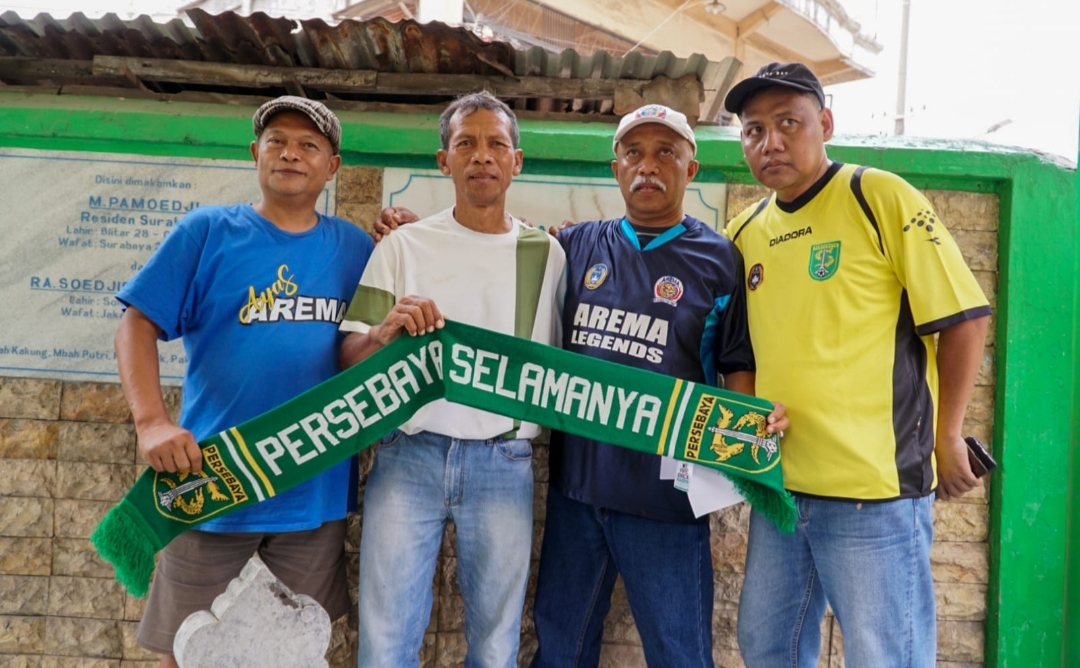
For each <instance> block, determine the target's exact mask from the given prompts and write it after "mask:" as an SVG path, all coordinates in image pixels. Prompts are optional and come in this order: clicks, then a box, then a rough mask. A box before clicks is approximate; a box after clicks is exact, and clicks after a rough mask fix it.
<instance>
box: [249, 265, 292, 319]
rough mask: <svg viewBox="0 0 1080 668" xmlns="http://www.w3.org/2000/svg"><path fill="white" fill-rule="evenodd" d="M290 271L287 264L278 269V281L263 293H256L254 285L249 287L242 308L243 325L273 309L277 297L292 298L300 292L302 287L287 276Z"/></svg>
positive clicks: (290, 276)
mask: <svg viewBox="0 0 1080 668" xmlns="http://www.w3.org/2000/svg"><path fill="white" fill-rule="evenodd" d="M288 271H289V265H287V264H283V265H281V266H280V267H278V270H277V280H276V281H274V282H273V283H272V284H271V285H270V287H268V288H266V289H265V290H263V291H262V292H259V293H256V292H255V286H254V285H252V286H249V287H248V298H247V302H246V303H245V304H244V305H243V306H242V307H240V323H241V324H244V325H248V324H251V321H252V317H253V316H254V315H255V314H256V313H259V312H262V313H264V314H265V313H266V311H268V310H269V309H271V308H273V306H274V298H275V296H281V295H284V296H285V297H291V296H293V295H295V294H296V293H297V292H298V291H299V290H300V286H298V285H297V284H296V281H294V280H293V275H292V274H288V275H286V272H288Z"/></svg>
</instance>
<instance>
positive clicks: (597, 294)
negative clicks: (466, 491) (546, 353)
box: [551, 216, 754, 522]
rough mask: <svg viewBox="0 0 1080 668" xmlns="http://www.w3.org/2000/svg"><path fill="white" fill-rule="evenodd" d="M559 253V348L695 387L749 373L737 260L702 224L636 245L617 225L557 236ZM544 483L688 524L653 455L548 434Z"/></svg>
mask: <svg viewBox="0 0 1080 668" xmlns="http://www.w3.org/2000/svg"><path fill="white" fill-rule="evenodd" d="M559 240H560V241H561V242H562V245H563V249H564V250H565V251H566V271H567V288H566V302H565V306H564V308H563V347H564V348H566V349H567V350H572V351H574V352H577V353H582V354H584V355H588V356H590V357H596V358H599V359H605V360H609V361H612V362H618V363H620V364H627V365H629V366H633V367H637V368H640V369H648V370H650V371H656V372H658V373H662V374H665V375H668V376H675V377H677V378H682V379H685V380H691V381H694V382H696V383H706V384H709V385H716V384H717V374H725V373H731V372H735V371H752V370H753V369H754V355H753V350H752V348H751V346H750V335H749V332H748V331H747V326H746V296H745V294H744V288H743V263H742V257H741V255H740V254H739V251H738V249H736V248H735V246H734V245H732V244H731V242H729V241H728V240H727V239H726V238H724V237H723V236H721V235H720V234H719V233H717V232H716V231H715V230H713V229H712V228H710V227H708V226H707V225H705V224H704V223H702V222H701V221H700V220H697V219H696V218H691V217H689V216H687V217H686V218H684V219H683V221H682V223H680V224H678V225H676V226H674V227H672V228H671V229H669V230H667V231H666V232H664V233H663V234H661V235H660V236H658V237H656V238H654V239H652V240H650V241H648V243H647V245H646V246H645V247H644V248H642V247H641V245H640V243H639V241H638V236H637V234H636V233H635V232H634V229H633V227H631V225H630V223H629V222H627V221H626V220H625V219H623V220H605V221H602V222H595V223H583V224H581V225H576V226H573V227H570V228H567V229H565V230H562V231H561V232H559ZM551 482H552V483H553V484H554V485H555V486H556V487H557V488H558V489H559V490H560V491H561V492H562V493H563V494H564V495H565V496H567V497H569V498H571V499H575V500H577V501H581V502H583V503H589V504H592V505H596V506H601V507H603V508H610V509H613V510H618V511H621V512H626V513H632V514H634V515H640V516H643V517H649V518H652V519H657V520H662V521H669V522H692V521H695V520H694V514H693V512H692V511H691V509H690V502H689V501H688V499H687V496H686V493H684V492H681V491H679V490H676V489H675V487H674V481H672V480H660V457H659V456H658V455H649V454H645V453H641V452H634V451H632V450H627V449H626V448H620V447H617V446H613V445H610V444H608V443H600V442H598V441H593V440H591V439H587V438H582V437H580V436H573V435H570V434H562V433H554V434H552V444H551Z"/></svg>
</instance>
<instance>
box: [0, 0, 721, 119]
mask: <svg viewBox="0 0 1080 668" xmlns="http://www.w3.org/2000/svg"><path fill="white" fill-rule="evenodd" d="M186 13H187V17H188V19H189V20H190V22H191V25H188V24H186V23H185V22H184V21H181V20H180V19H174V20H171V21H169V22H167V23H155V22H154V21H153V20H152V19H150V18H149V17H147V16H140V17H138V18H136V19H133V20H129V21H124V20H121V19H119V18H118V17H117V16H116V15H115V14H107V15H105V16H104V17H102V18H99V19H88V18H87V17H86V16H84V15H82V14H79V13H76V14H72V15H71V16H70V17H68V18H66V19H57V18H55V17H53V16H50V15H48V14H39V15H37V16H36V17H34V18H32V19H23V18H20V17H19V16H18V15H17V14H15V13H14V12H6V13H4V14H2V15H0V64H4V67H2V68H0V81H2V82H3V83H4V84H7V85H18V86H34V85H38V86H41V85H56V86H63V85H76V84H77V85H82V86H95V85H96V86H137V87H139V88H142V89H144V90H146V91H148V92H152V93H157V94H175V93H178V92H182V91H185V90H189V91H190V90H192V89H195V90H200V87H199V82H191V81H188V82H184V83H173V84H170V83H168V82H164V83H162V82H149V83H147V82H145V81H140V80H138V76H135V75H129V76H128V77H127V80H126V81H125V80H124V78H123V77H117V76H116V74H115V72H113V73H111V74H110V75H109V76H102V75H101V74H100V73H98V74H97V76H96V78H95V76H92V75H91V76H86V74H87V72H86V71H84V70H87V68H86V67H84V68H83V69H81V70H77V69H74V68H72V67H67V68H66V69H65V68H61V69H63V70H64V74H65V75H66V76H61V75H60V74H59V73H57V71H56V70H55V69H53V70H49V68H47V67H46V68H44V69H45V70H47V71H46V72H44V73H43V72H42V71H41V70H42V67H41V66H40V65H39V66H38V67H37V69H36V70H34V69H33V68H31V67H29V61H32V60H39V61H83V62H85V61H93V59H94V58H95V57H97V56H112V57H127V58H144V59H163V60H182V61H195V62H202V63H217V64H222V65H248V66H254V65H260V66H270V67H284V68H315V69H334V70H367V71H374V72H380V73H403V74H421V73H423V74H434V75H444V74H446V75H479V76H506V77H516V78H520V77H530V76H533V77H536V76H539V77H551V78H560V79H613V80H651V79H654V78H655V77H658V76H665V77H668V78H670V79H679V78H681V77H684V76H687V75H693V76H694V77H695V78H696V79H697V80H698V81H701V80H702V79H703V76H704V75H705V74H706V70H707V68H708V67H709V66H710V63H709V61H708V60H707V59H706V58H705V57H703V56H699V55H695V56H691V57H690V58H679V57H676V56H675V55H674V54H672V53H670V52H663V53H660V54H658V55H656V56H643V55H641V54H637V53H633V54H630V55H627V56H624V57H616V56H612V55H611V54H609V53H607V52H604V51H597V52H595V53H593V54H591V55H582V54H579V53H577V52H575V51H573V50H570V49H567V50H564V51H562V52H561V53H554V52H551V51H546V50H544V49H543V48H540V47H532V48H528V49H521V50H519V49H515V48H514V46H513V45H511V44H509V43H507V42H503V41H484V40H482V39H480V38H479V37H477V36H476V35H475V34H474V33H472V32H471V31H469V30H467V29H465V28H454V27H449V26H446V25H444V24H441V23H418V22H416V21H412V20H405V21H400V22H389V21H386V20H385V19H382V18H374V19H369V20H366V21H356V20H352V19H347V20H343V21H341V22H340V23H338V24H336V25H329V24H327V23H326V22H325V21H323V20H322V19H311V20H293V19H288V18H273V17H270V16H267V15H266V14H263V13H261V12H258V13H255V14H252V15H251V16H241V15H240V14H237V13H235V12H226V13H223V14H218V15H211V14H208V13H207V12H205V11H203V10H201V9H198V8H194V9H188V10H187V12H186ZM4 61H6V63H4ZM61 65H63V63H61ZM713 66H714V67H715V64H713ZM50 72H51V73H52V77H51V78H50V76H48V75H49V73H50ZM20 73H21V74H22V75H23V76H21V77H20ZM73 78H77V79H78V80H73ZM205 83H206V84H207V85H208V86H213V85H214V83H213V81H211V80H208V81H207V82H205ZM147 86H148V87H149V88H147ZM201 90H207V88H205V87H203V88H202V89H201ZM216 90H217V92H218V93H235V94H240V95H252V94H257V95H258V94H266V92H265V91H262V92H258V91H253V90H251V89H243V88H241V89H236V87H233V89H232V90H222V89H220V88H218V89H216ZM271 92H273V93H274V94H279V93H278V92H277V91H271ZM339 97H342V99H350V96H348V95H344V96H339ZM351 99H371V96H370V95H369V96H368V97H364V96H362V95H358V96H353V97H352V98H351ZM417 102H418V103H433V102H435V100H430V99H422V100H417ZM534 102H536V101H530V105H532V104H533V103H534ZM563 106H564V108H567V109H569V107H573V109H572V110H573V111H578V112H580V111H583V110H584V111H594V112H599V113H609V112H610V110H611V107H612V103H611V101H610V100H609V101H607V103H606V104H602V103H599V102H596V101H593V102H587V103H586V104H585V105H584V106H583V105H582V104H581V103H580V101H579V102H578V103H577V104H572V105H569V107H566V105H563ZM556 107H558V105H556ZM531 108H545V109H550V108H552V106H551V105H550V104H548V105H546V106H545V105H543V104H541V105H539V106H532V107H531Z"/></svg>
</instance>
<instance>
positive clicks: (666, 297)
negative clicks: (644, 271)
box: [653, 276, 683, 306]
mask: <svg viewBox="0 0 1080 668" xmlns="http://www.w3.org/2000/svg"><path fill="white" fill-rule="evenodd" d="M682 293H683V289H682V281H680V280H679V279H677V278H675V277H674V276H664V277H662V278H661V279H660V280H658V281H657V282H656V285H654V286H653V295H654V296H653V302H654V303H655V302H664V303H665V304H670V305H672V306H677V305H678V303H679V299H680V298H681V297H682Z"/></svg>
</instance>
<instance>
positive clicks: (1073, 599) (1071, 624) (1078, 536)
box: [1061, 158, 1080, 666]
mask: <svg viewBox="0 0 1080 668" xmlns="http://www.w3.org/2000/svg"><path fill="white" fill-rule="evenodd" d="M1078 160H1080V158H1078ZM1077 190H1078V192H1080V181H1077ZM1077 221H1078V222H1080V212H1078V217H1077ZM1073 246H1074V253H1075V258H1076V266H1075V271H1076V274H1075V275H1076V294H1075V302H1074V304H1075V305H1074V311H1073V313H1074V317H1073V348H1072V350H1073V358H1072V359H1073V368H1074V374H1073V393H1072V401H1071V402H1070V404H1069V405H1070V416H1071V419H1070V422H1071V423H1072V426H1073V429H1072V447H1071V448H1070V455H1071V456H1070V466H1069V471H1070V473H1069V497H1068V504H1069V511H1068V520H1067V527H1068V528H1067V531H1068V546H1067V548H1066V552H1065V610H1064V614H1063V620H1064V624H1063V628H1062V637H1063V638H1064V639H1065V642H1064V644H1063V646H1062V651H1061V655H1062V658H1061V665H1063V666H1080V407H1078V406H1077V403H1078V402H1080V370H1077V366H1080V365H1077V364H1076V360H1077V359H1078V358H1080V234H1078V235H1077V238H1076V239H1074V242H1073Z"/></svg>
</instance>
